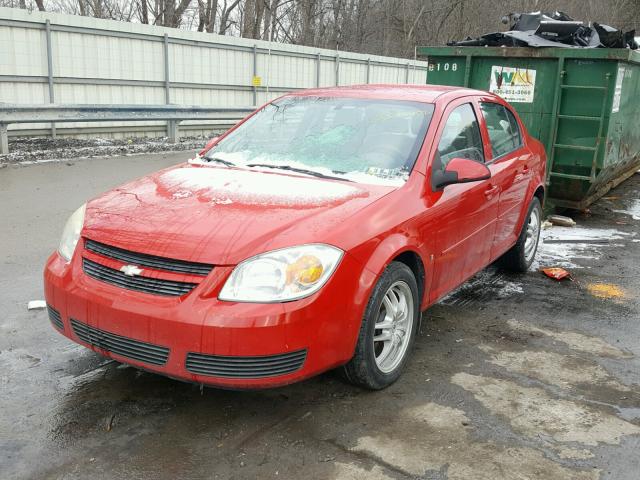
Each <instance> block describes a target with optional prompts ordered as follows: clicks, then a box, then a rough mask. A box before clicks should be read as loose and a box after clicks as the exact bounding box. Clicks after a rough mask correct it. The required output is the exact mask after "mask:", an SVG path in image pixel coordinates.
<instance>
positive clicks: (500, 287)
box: [439, 267, 524, 306]
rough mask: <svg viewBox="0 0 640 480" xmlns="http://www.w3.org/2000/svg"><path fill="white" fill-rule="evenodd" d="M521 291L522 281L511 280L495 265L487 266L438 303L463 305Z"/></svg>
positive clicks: (520, 292)
mask: <svg viewBox="0 0 640 480" xmlns="http://www.w3.org/2000/svg"><path fill="white" fill-rule="evenodd" d="M522 293H524V290H523V288H522V283H520V282H516V281H514V280H512V279H511V278H509V276H508V275H506V274H505V273H504V272H502V271H500V270H499V269H496V268H495V267H489V268H486V269H484V270H482V271H480V272H478V274H476V275H475V276H474V277H473V278H471V279H470V280H468V281H467V282H465V283H463V284H462V285H460V286H459V287H458V288H457V289H455V290H454V291H453V292H451V293H450V294H448V295H446V296H445V297H444V298H442V300H440V302H439V303H441V304H443V305H458V306H465V305H470V304H473V303H482V302H483V301H485V299H495V298H500V299H502V298H508V297H511V296H513V295H517V294H522Z"/></svg>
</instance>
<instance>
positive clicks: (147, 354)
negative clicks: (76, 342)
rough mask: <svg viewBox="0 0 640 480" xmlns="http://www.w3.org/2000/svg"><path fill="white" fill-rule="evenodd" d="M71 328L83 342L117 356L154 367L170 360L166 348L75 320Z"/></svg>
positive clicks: (72, 321)
mask: <svg viewBox="0 0 640 480" xmlns="http://www.w3.org/2000/svg"><path fill="white" fill-rule="evenodd" d="M71 328H73V332H74V333H75V334H76V335H77V336H78V338H80V340H82V341H83V342H85V343H88V344H90V345H93V346H94V347H98V348H101V349H103V350H106V351H107V352H111V353H115V354H116V355H121V356H123V357H127V358H131V359H133V360H138V361H139V362H144V363H150V364H152V365H164V364H165V363H167V358H169V349H168V348H166V347H161V346H159V345H154V344H152V343H146V342H140V341H139V340H133V339H131V338H127V337H123V336H120V335H116V334H114V333H109V332H105V331H104V330H99V329H97V328H94V327H90V326H89V325H87V324H85V323H82V322H79V321H77V320H74V319H73V318H72V319H71Z"/></svg>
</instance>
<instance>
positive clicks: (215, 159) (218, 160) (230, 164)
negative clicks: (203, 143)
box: [204, 156, 236, 167]
mask: <svg viewBox="0 0 640 480" xmlns="http://www.w3.org/2000/svg"><path fill="white" fill-rule="evenodd" d="M204 159H205V160H206V161H207V162H216V163H221V164H222V165H226V166H227V167H235V166H236V164H235V163H233V162H230V161H229V160H225V159H224V158H220V157H216V156H213V157H204Z"/></svg>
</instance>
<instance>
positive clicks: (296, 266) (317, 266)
mask: <svg viewBox="0 0 640 480" xmlns="http://www.w3.org/2000/svg"><path fill="white" fill-rule="evenodd" d="M322 271H323V268H322V262H320V259H319V258H317V257H314V256H313V255H304V256H302V257H300V258H299V259H298V260H296V261H295V262H294V263H292V264H291V265H289V266H288V267H287V283H288V284H291V283H299V284H302V285H311V284H313V283H315V282H317V281H318V280H319V279H320V277H321V276H322Z"/></svg>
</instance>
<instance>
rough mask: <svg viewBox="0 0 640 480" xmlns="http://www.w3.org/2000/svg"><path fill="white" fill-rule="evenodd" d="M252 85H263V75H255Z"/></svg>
mask: <svg viewBox="0 0 640 480" xmlns="http://www.w3.org/2000/svg"><path fill="white" fill-rule="evenodd" d="M251 85H253V86H254V87H260V86H262V77H257V76H256V77H253V79H252V80H251Z"/></svg>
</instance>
